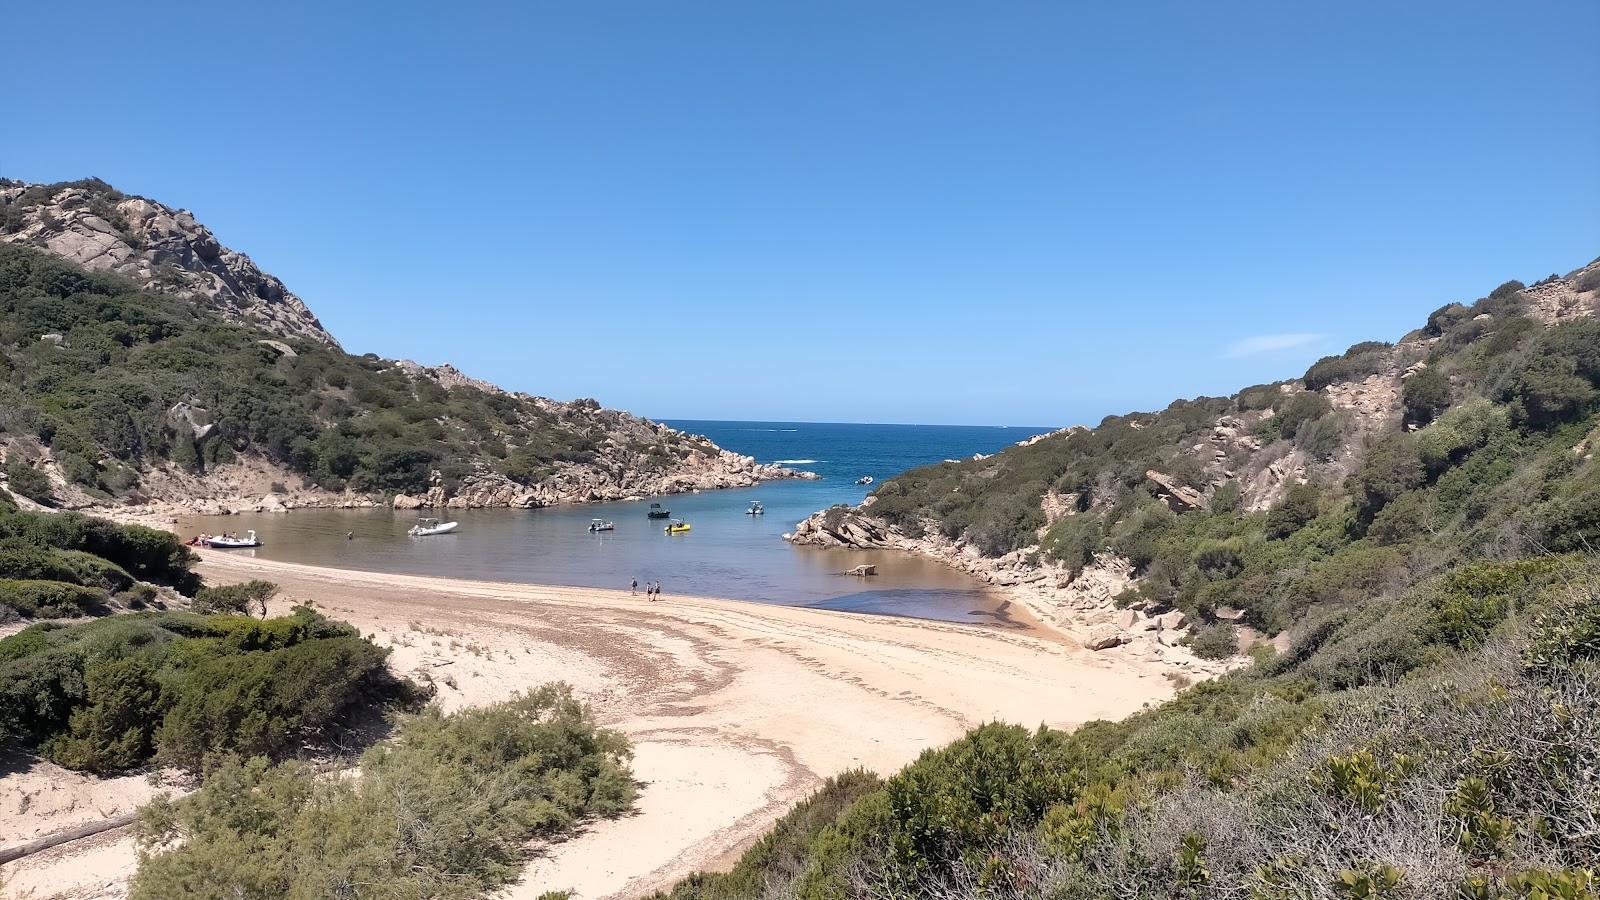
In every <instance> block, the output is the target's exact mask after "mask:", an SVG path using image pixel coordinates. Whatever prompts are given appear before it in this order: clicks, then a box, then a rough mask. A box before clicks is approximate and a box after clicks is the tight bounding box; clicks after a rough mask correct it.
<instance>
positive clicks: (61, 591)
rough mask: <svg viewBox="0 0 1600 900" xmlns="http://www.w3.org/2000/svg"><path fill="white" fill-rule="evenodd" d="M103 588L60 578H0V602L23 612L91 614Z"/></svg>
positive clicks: (53, 616) (35, 615) (103, 595)
mask: <svg viewBox="0 0 1600 900" xmlns="http://www.w3.org/2000/svg"><path fill="white" fill-rule="evenodd" d="M105 599H106V592H105V591H104V590H102V589H99V588H87V587H82V586H80V585H76V584H68V583H66V582H62V581H31V580H18V579H0V606H9V607H11V608H12V609H14V610H16V611H17V612H19V613H21V614H22V615H24V616H29V617H32V618H37V619H64V618H71V617H73V616H86V615H91V614H93V613H94V612H96V611H97V610H99V609H100V608H101V606H102V605H103V604H104V603H105Z"/></svg>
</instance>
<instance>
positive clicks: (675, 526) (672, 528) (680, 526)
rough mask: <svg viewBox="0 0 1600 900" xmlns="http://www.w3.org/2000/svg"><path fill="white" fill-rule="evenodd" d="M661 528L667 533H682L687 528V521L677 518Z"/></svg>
mask: <svg viewBox="0 0 1600 900" xmlns="http://www.w3.org/2000/svg"><path fill="white" fill-rule="evenodd" d="M662 530H663V531H665V532H666V533H667V534H683V533H684V532H685V531H688V530H689V523H688V522H685V521H683V520H682V519H679V520H678V521H676V522H673V523H672V524H671V525H668V526H667V527H666V528H664V529H662Z"/></svg>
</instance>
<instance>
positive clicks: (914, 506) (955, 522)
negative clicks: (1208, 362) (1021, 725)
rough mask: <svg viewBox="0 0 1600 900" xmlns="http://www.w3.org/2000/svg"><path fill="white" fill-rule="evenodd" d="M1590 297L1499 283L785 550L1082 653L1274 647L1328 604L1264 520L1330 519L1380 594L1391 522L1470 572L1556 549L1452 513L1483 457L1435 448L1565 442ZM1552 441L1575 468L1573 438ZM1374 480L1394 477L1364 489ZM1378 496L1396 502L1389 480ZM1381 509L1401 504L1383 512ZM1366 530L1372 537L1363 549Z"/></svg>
mask: <svg viewBox="0 0 1600 900" xmlns="http://www.w3.org/2000/svg"><path fill="white" fill-rule="evenodd" d="M1597 290H1600V261H1596V262H1595V263H1591V264H1590V265H1588V266H1586V267H1584V268H1582V269H1579V270H1577V271H1574V272H1572V273H1570V274H1568V275H1566V276H1565V277H1557V276H1554V275H1552V276H1550V277H1549V278H1547V279H1545V280H1543V281H1540V282H1539V283H1537V284H1535V285H1533V286H1525V285H1523V284H1522V283H1521V282H1508V283H1507V284H1505V285H1501V286H1500V287H1499V288H1497V289H1496V290H1495V291H1493V292H1492V293H1490V294H1489V296H1487V297H1484V298H1482V299H1480V300H1478V301H1476V302H1475V303H1473V304H1471V305H1470V306H1469V305H1465V304H1461V303H1452V304H1448V305H1446V306H1444V307H1442V308H1440V309H1438V310H1436V311H1435V312H1434V313H1433V314H1432V315H1431V316H1429V317H1428V320H1427V323H1426V325H1425V326H1424V327H1422V328H1419V329H1418V330H1416V331H1413V332H1411V333H1410V334H1407V335H1405V336H1404V337H1403V338H1401V339H1400V340H1399V341H1398V342H1396V343H1394V344H1389V343H1382V342H1366V343H1362V344H1357V345H1356V346H1354V347H1351V348H1350V349H1349V350H1348V351H1346V352H1345V353H1343V354H1341V355H1338V356H1331V357H1327V358H1325V359H1323V360H1320V361H1318V362H1317V363H1316V364H1315V365H1313V366H1312V367H1311V368H1310V370H1308V371H1307V372H1306V374H1305V375H1304V376H1303V377H1301V378H1296V379H1293V380H1289V381H1284V382H1279V383H1275V384H1266V385H1257V386H1254V387H1250V388H1246V389H1245V390H1243V391H1241V392H1239V393H1238V394H1235V395H1233V396H1232V397H1220V398H1218V397H1202V398H1198V399H1195V400H1186V401H1179V402H1177V403H1174V404H1173V405H1172V406H1170V407H1168V408H1167V409H1165V410H1163V411H1161V412H1156V413H1134V414H1129V415H1125V416H1112V417H1108V418H1107V419H1106V420H1105V421H1104V422H1102V423H1101V424H1100V425H1099V426H1097V427H1095V428H1083V427H1076V428H1070V429H1064V430H1062V431H1059V432H1056V433H1053V434H1050V435H1047V436H1044V437H1042V438H1035V439H1032V440H1030V441H1028V442H1026V443H1024V444H1022V445H1019V446H1017V447H1013V448H1009V449H1007V450H1005V451H1004V452H1001V453H998V454H995V455H993V456H989V457H986V458H981V459H974V460H963V461H956V462H947V463H942V464H939V465H935V466H930V467H927V468H923V469H918V470H914V471H911V472H907V473H905V474H904V475H901V476H899V477H897V478H894V479H891V480H889V481H887V482H885V483H883V484H881V485H880V486H879V487H878V489H877V490H876V491H875V492H874V493H873V494H872V496H870V497H868V498H867V500H866V501H865V502H864V503H863V504H862V505H861V506H860V507H857V508H846V507H836V508H834V509H830V510H825V511H822V512H819V513H817V514H816V515H814V516H812V517H811V518H810V519H808V520H806V521H805V522H802V523H800V524H799V525H798V526H797V528H796V530H795V531H794V533H793V534H792V535H791V536H790V539H791V540H792V541H794V542H796V543H800V544H817V545H827V546H843V547H863V548H867V547H870V548H883V547H892V548H899V549H903V550H908V551H911V552H915V553H919V554H922V555H925V556H930V557H933V558H935V559H939V560H942V561H944V562H946V563H948V564H950V565H952V566H955V567H957V568H961V569H964V570H967V571H969V572H972V573H974V574H976V575H978V576H979V577H980V578H983V579H985V580H987V581H989V582H991V583H993V584H995V585H997V586H1001V587H1003V588H1005V589H1007V590H1010V591H1012V592H1013V593H1015V594H1016V595H1017V596H1018V597H1019V598H1020V599H1022V600H1023V601H1025V602H1026V603H1027V604H1028V605H1029V606H1030V607H1031V608H1032V609H1034V610H1035V611H1036V612H1037V613H1038V614H1039V615H1041V616H1042V617H1044V618H1046V619H1048V620H1052V621H1054V622H1056V623H1057V624H1059V625H1061V626H1063V627H1065V628H1067V629H1069V630H1072V631H1074V632H1076V633H1077V634H1078V635H1079V637H1080V638H1081V639H1082V640H1083V641H1084V642H1085V643H1086V644H1088V645H1090V646H1094V647H1097V648H1110V647H1114V646H1118V645H1126V646H1125V648H1124V650H1123V651H1122V652H1133V653H1140V654H1148V655H1151V656H1168V655H1171V654H1174V653H1176V652H1178V651H1177V650H1175V649H1174V648H1173V645H1177V644H1180V643H1187V642H1188V641H1189V640H1190V637H1191V632H1192V631H1193V630H1194V629H1195V628H1207V627H1215V626H1217V625H1218V624H1225V625H1227V626H1229V629H1230V631H1232V630H1233V626H1234V624H1235V623H1238V625H1240V626H1244V628H1245V629H1246V631H1245V633H1244V634H1243V637H1244V638H1245V639H1246V640H1247V641H1249V640H1254V639H1256V638H1258V637H1264V636H1266V635H1270V634H1275V633H1277V632H1279V631H1280V630H1282V629H1283V628H1285V627H1286V626H1287V625H1289V624H1291V621H1292V620H1293V619H1295V618H1297V617H1298V616H1299V615H1300V614H1301V613H1302V612H1303V611H1304V610H1303V608H1302V607H1299V606H1297V604H1295V603H1294V602H1292V601H1291V600H1290V598H1289V597H1288V595H1289V594H1292V593H1294V592H1297V591H1303V592H1309V593H1311V594H1312V595H1314V596H1322V593H1320V592H1318V591H1316V590H1314V589H1313V587H1314V586H1312V585H1309V584H1307V583H1306V581H1305V580H1304V578H1309V577H1314V576H1307V575H1306V572H1308V571H1311V570H1312V569H1313V568H1314V567H1309V566H1306V565H1303V564H1302V565H1298V567H1295V566H1291V565H1289V564H1288V563H1287V562H1286V561H1284V560H1281V559H1277V558H1276V557H1274V554H1277V553H1280V552H1281V551H1280V550H1279V548H1278V547H1277V546H1276V545H1277V544H1279V543H1280V541H1279V539H1286V538H1287V535H1278V534H1276V532H1275V530H1274V524H1273V523H1274V522H1275V521H1277V523H1278V525H1277V527H1278V528H1281V527H1285V526H1283V525H1282V522H1285V521H1291V520H1293V519H1295V517H1297V516H1298V517H1302V518H1305V519H1308V520H1309V519H1310V518H1314V517H1315V516H1317V515H1318V513H1319V511H1322V512H1326V513H1331V512H1333V511H1336V510H1340V509H1343V510H1346V511H1347V512H1346V514H1347V515H1348V516H1349V517H1350V518H1351V521H1350V522H1348V523H1345V524H1341V525H1339V526H1338V527H1339V528H1340V529H1343V531H1342V532H1341V535H1342V538H1341V539H1342V540H1345V541H1346V542H1349V541H1354V542H1355V545H1354V549H1355V551H1359V552H1365V551H1366V550H1367V549H1369V547H1368V545H1372V544H1379V545H1381V547H1382V550H1381V553H1380V554H1379V555H1381V556H1382V557H1383V559H1384V560H1386V562H1385V563H1384V564H1383V565H1382V566H1379V567H1378V568H1379V569H1380V570H1381V571H1380V572H1376V573H1373V574H1372V577H1373V578H1374V579H1378V580H1382V579H1383V578H1393V579H1395V580H1396V583H1399V582H1404V581H1407V580H1409V579H1410V578H1412V577H1414V576H1415V574H1416V572H1414V571H1410V570H1408V567H1423V568H1425V567H1426V565H1427V563H1426V558H1427V557H1428V553H1427V552H1422V551H1420V550H1419V551H1417V552H1413V553H1407V552H1406V547H1405V546H1404V545H1406V544H1408V543H1409V542H1411V541H1412V540H1413V539H1415V538H1417V537H1418V535H1407V534H1404V533H1401V532H1399V531H1398V529H1399V528H1400V526H1401V525H1402V524H1404V525H1406V526H1409V527H1413V528H1422V529H1428V530H1430V533H1433V534H1447V535H1448V536H1449V537H1448V541H1447V542H1448V543H1450V544H1451V547H1452V552H1458V551H1459V548H1460V545H1461V544H1463V543H1464V544H1466V545H1467V546H1468V547H1470V551H1469V552H1472V553H1478V554H1485V555H1494V554H1507V553H1521V552H1526V549H1527V548H1526V547H1525V546H1524V547H1519V548H1516V549H1513V548H1512V547H1511V545H1512V544H1515V543H1517V542H1519V541H1522V542H1526V541H1530V540H1532V541H1537V540H1549V539H1550V536H1549V535H1548V534H1546V533H1544V531H1542V530H1541V529H1544V530H1546V531H1547V530H1548V529H1549V528H1550V527H1552V526H1551V524H1550V523H1551V521H1552V517H1555V516H1557V512H1558V511H1557V510H1555V509H1553V508H1552V507H1551V504H1550V503H1544V504H1542V505H1541V504H1539V503H1535V502H1533V501H1534V500H1538V499H1539V498H1538V497H1537V496H1535V497H1532V498H1530V497H1517V496H1514V495H1513V496H1508V497H1504V498H1498V499H1494V500H1489V499H1484V498H1479V499H1477V500H1475V501H1473V502H1472V503H1466V502H1465V501H1464V500H1463V499H1462V497H1463V492H1464V490H1465V488H1464V487H1463V485H1461V484H1457V483H1453V482H1452V479H1460V480H1465V479H1468V478H1469V477H1471V478H1476V477H1478V476H1477V475H1473V476H1468V475H1465V474H1462V471H1461V469H1460V466H1461V465H1462V464H1463V461H1464V460H1466V459H1467V458H1469V457H1471V456H1472V455H1473V451H1477V450H1479V449H1480V447H1479V445H1471V446H1467V445H1462V446H1454V445H1452V447H1453V449H1450V450H1448V451H1441V450H1440V449H1438V448H1439V446H1440V445H1442V444H1449V442H1451V441H1468V440H1469V438H1467V437H1463V436H1462V435H1463V433H1466V434H1468V435H1474V436H1473V437H1471V438H1470V439H1471V440H1481V441H1482V443H1483V444H1484V445H1488V446H1490V447H1497V446H1500V445H1501V444H1503V445H1504V447H1505V448H1506V449H1505V450H1504V456H1503V457H1502V458H1498V461H1496V462H1495V463H1493V464H1492V466H1491V464H1490V463H1489V462H1487V461H1485V462H1484V463H1482V465H1483V466H1484V467H1485V468H1490V469H1492V472H1493V474H1494V475H1495V477H1497V478H1502V479H1505V478H1511V477H1512V476H1513V474H1514V473H1517V472H1519V469H1520V467H1522V466H1525V465H1528V464H1530V463H1528V462H1527V460H1529V459H1533V458H1536V457H1537V453H1538V452H1539V448H1541V447H1543V445H1542V444H1540V443H1539V442H1540V441H1541V440H1544V439H1546V438H1547V436H1548V435H1550V434H1551V433H1552V429H1553V430H1554V433H1556V434H1561V433H1562V431H1561V428H1562V427H1563V425H1564V424H1565V423H1567V422H1570V421H1573V420H1575V419H1579V418H1581V417H1582V416H1583V415H1586V414H1587V413H1588V412H1589V411H1591V409H1592V405H1593V398H1594V396H1595V395H1594V390H1595V387H1596V385H1591V384H1589V383H1588V382H1587V381H1585V380H1584V379H1585V378H1586V377H1587V376H1585V375H1583V374H1582V373H1583V372H1584V371H1585V370H1584V367H1585V366H1586V365H1587V364H1588V363H1587V362H1586V361H1585V360H1586V357H1585V355H1584V354H1585V353H1586V352H1589V351H1590V350H1592V351H1593V352H1596V353H1600V338H1595V336H1594V335H1592V334H1590V332H1589V331H1583V330H1574V329H1575V328H1577V326H1576V325H1573V324H1572V323H1579V322H1591V323H1592V321H1593V320H1592V319H1591V317H1592V316H1594V315H1595V311H1596V304H1597V300H1596V297H1597ZM1591 342H1593V343H1595V344H1596V345H1597V346H1595V347H1593V348H1587V347H1586V345H1587V344H1589V343H1591ZM1574 372H1576V373H1578V374H1576V375H1575V374H1574ZM1559 440H1565V441H1566V447H1567V448H1568V449H1569V450H1571V449H1572V448H1574V447H1575V446H1576V447H1579V448H1580V449H1581V450H1582V453H1581V454H1580V455H1581V458H1582V459H1587V458H1588V451H1587V449H1586V448H1587V447H1588V446H1589V443H1587V441H1588V440H1589V439H1588V437H1587V436H1586V432H1585V433H1578V434H1574V435H1569V436H1567V437H1564V438H1560V439H1559ZM1419 454H1420V455H1419ZM1430 454H1432V455H1430ZM1397 459H1398V462H1396V460H1397ZM1381 466H1398V468H1399V470H1400V471H1399V474H1398V475H1396V474H1395V472H1392V471H1386V472H1375V471H1374V468H1375V467H1381ZM1453 469H1454V470H1455V471H1454V472H1453V471H1452V470H1453ZM1389 477H1392V478H1395V479H1398V483H1397V484H1385V483H1383V479H1384V478H1389ZM1482 477H1484V478H1488V477H1489V476H1488V475H1483V476H1482ZM1525 477H1526V478H1527V479H1530V480H1531V479H1533V476H1532V475H1531V474H1529V475H1526V476H1525ZM1483 487H1484V491H1485V497H1487V492H1488V486H1487V485H1484V486H1483ZM1412 491H1415V492H1418V493H1416V494H1415V496H1412V495H1411V492H1412ZM1391 493H1392V494H1393V495H1394V497H1391V496H1389V495H1390V494H1391ZM1395 497H1403V501H1402V502H1401V504H1400V506H1398V507H1396V508H1394V509H1390V510H1389V511H1388V512H1387V515H1385V511H1384V507H1386V506H1388V501H1389V500H1392V499H1395ZM1525 501H1526V502H1525ZM1402 512H1403V513H1404V516H1402ZM1489 513H1492V515H1489ZM1275 517H1276V519H1275ZM1390 519H1392V520H1393V521H1390ZM1252 523H1253V524H1252ZM1262 523H1266V524H1265V525H1263V524H1262ZM1264 527H1265V528H1266V532H1265V534H1264V535H1263V533H1262V529H1263V528H1264ZM1330 527H1332V526H1330ZM1374 527H1376V528H1378V529H1379V530H1380V531H1382V532H1383V535H1382V537H1381V539H1379V538H1378V537H1376V536H1374V535H1370V534H1368V532H1369V530H1370V529H1372V528H1374ZM1422 537H1426V535H1422ZM1441 540H1443V539H1442V538H1441ZM1207 542H1209V543H1207ZM1396 548H1398V549H1396ZM1330 551H1331V552H1330ZM1308 552H1311V553H1314V554H1315V555H1316V556H1319V557H1320V556H1330V557H1334V558H1337V557H1339V556H1341V554H1342V553H1344V552H1346V551H1345V549H1344V548H1342V547H1341V548H1334V547H1317V548H1314V549H1310V550H1308ZM1430 552H1431V551H1430ZM1369 563H1372V559H1371V558H1369V559H1366V560H1365V561H1364V562H1363V563H1362V565H1366V564H1369ZM1291 569H1293V572H1291V571H1290V570H1291ZM1419 571H1420V569H1419ZM1294 573H1298V576H1300V577H1299V579H1298V580H1297V577H1292V576H1293V575H1294Z"/></svg>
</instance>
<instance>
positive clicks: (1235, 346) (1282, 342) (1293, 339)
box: [1223, 332, 1327, 359]
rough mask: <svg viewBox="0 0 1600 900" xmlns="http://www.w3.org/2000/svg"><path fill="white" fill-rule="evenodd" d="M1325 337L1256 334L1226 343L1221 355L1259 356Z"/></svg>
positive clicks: (1227, 356) (1302, 334) (1230, 356)
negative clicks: (1225, 348) (1226, 347)
mask: <svg viewBox="0 0 1600 900" xmlns="http://www.w3.org/2000/svg"><path fill="white" fill-rule="evenodd" d="M1325 337H1327V335H1325V334H1310V333H1307V332H1297V333H1294V334H1258V335H1256V336H1255V337H1247V338H1245V339H1244V340H1240V341H1234V342H1233V343H1231V344H1229V345H1228V349H1227V352H1225V353H1223V356H1224V357H1226V358H1227V359H1238V358H1239V357H1241V356H1259V355H1260V354H1263V353H1277V352H1278V351H1280V350H1297V349H1299V348H1301V347H1306V346H1309V345H1311V344H1315V343H1316V342H1317V341H1320V340H1322V339H1323V338H1325Z"/></svg>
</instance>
